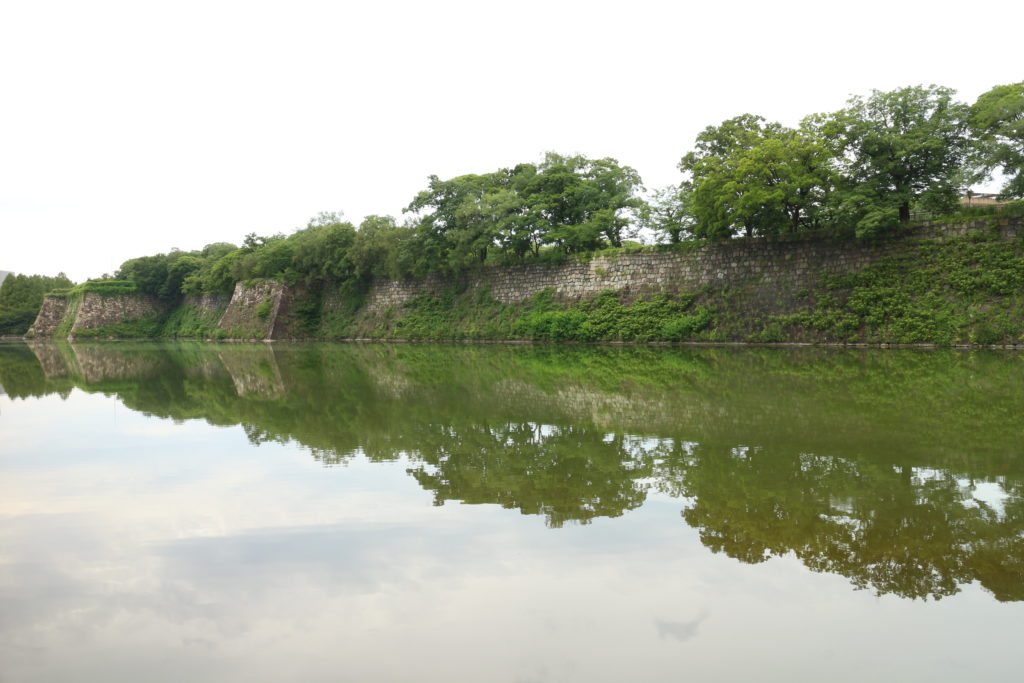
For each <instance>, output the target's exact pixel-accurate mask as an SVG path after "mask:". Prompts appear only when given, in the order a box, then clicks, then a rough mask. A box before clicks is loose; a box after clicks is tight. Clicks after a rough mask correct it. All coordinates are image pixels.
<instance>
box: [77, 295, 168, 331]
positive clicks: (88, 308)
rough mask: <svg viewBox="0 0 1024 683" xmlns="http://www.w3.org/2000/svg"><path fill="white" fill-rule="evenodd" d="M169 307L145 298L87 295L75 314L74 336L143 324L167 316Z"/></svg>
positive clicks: (83, 296)
mask: <svg viewBox="0 0 1024 683" xmlns="http://www.w3.org/2000/svg"><path fill="white" fill-rule="evenodd" d="M164 311H165V306H164V305H163V304H161V303H160V302H159V301H158V300H157V299H155V298H154V297H151V296H147V295H145V294H127V295H124V294H122V295H114V296H109V295H103V294H97V293H96V292H86V293H85V294H83V295H82V300H81V302H80V303H79V304H78V310H77V311H76V312H75V322H74V324H73V325H72V326H71V336H72V337H74V336H75V334H76V333H78V332H81V331H83V330H95V329H99V328H102V327H107V326H109V325H117V324H118V323H125V322H131V321H134V320H142V319H144V318H148V317H152V316H158V315H161V314H163V313H164Z"/></svg>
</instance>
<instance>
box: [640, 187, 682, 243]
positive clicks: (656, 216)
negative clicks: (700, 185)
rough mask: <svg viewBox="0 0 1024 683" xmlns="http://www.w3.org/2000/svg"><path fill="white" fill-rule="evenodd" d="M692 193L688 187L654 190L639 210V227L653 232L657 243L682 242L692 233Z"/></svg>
mask: <svg viewBox="0 0 1024 683" xmlns="http://www.w3.org/2000/svg"><path fill="white" fill-rule="evenodd" d="M692 192H693V188H692V186H690V185H670V186H668V187H662V188H659V189H657V190H655V191H654V192H653V193H652V194H651V198H650V200H648V201H647V202H645V203H644V205H643V207H641V209H640V225H641V226H643V227H644V228H647V229H648V230H651V231H652V232H654V233H655V235H657V237H658V239H659V241H660V240H662V239H665V240H668V242H669V243H670V244H677V243H679V242H682V241H683V240H684V239H686V238H687V237H689V236H691V235H693V232H694V227H695V220H694V217H693V210H692V208H691V203H692V201H693V199H692Z"/></svg>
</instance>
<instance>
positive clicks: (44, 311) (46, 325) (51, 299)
mask: <svg viewBox="0 0 1024 683" xmlns="http://www.w3.org/2000/svg"><path fill="white" fill-rule="evenodd" d="M67 309H68V300H67V298H65V297H57V296H47V297H43V305H42V307H41V308H40V309H39V315H37V316H36V321H35V322H34V323H32V327H30V328H28V332H27V333H26V336H28V337H52V336H53V333H54V332H56V331H57V326H58V325H60V323H61V321H63V320H64V315H65V313H66V312H67Z"/></svg>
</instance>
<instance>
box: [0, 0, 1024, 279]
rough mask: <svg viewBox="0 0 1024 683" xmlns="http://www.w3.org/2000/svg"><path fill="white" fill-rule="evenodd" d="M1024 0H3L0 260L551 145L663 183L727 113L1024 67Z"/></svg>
mask: <svg viewBox="0 0 1024 683" xmlns="http://www.w3.org/2000/svg"><path fill="white" fill-rule="evenodd" d="M1022 26H1024V2H1020V1H1019V0H1017V1H1005V2H1004V1H993V2H987V3H955V4H954V3H943V2H937V1H934V0H933V1H932V2H899V1H898V0H888V1H886V2H873V1H868V2H865V1H861V2H857V3H851V2H822V1H821V0H818V1H816V2H752V3H747V2H736V1H734V2H729V3H710V2H709V3H701V4H700V5H699V6H697V5H691V4H690V3H685V2H640V1H637V0H633V1H631V2H626V1H624V0H619V1H617V2H608V3H604V2H596V1H594V0H590V1H589V2H558V1H557V0H548V1H547V2H527V1H522V0H520V1H517V2H502V3H487V2H483V1H481V0H476V1H475V2H449V1H445V0H431V1H429V2H424V1H421V2H409V3H406V2H384V1H377V2H358V3H356V2H330V3H328V2H322V3H318V2H309V3H305V2H295V1H290V2H280V3H264V2H252V1H249V2H237V3H236V2H212V1H210V0H207V1H205V2H195V3H192V2H183V1H181V0H177V1H175V2H159V3H158V2H140V1H135V2H125V3H108V2H81V1H78V2H68V3H57V2H45V1H41V0H33V1H31V2H17V1H14V0H0V97H2V100H0V269H6V270H13V271H16V272H24V273H43V274H56V273H57V272H58V271H64V272H66V273H67V274H68V275H69V276H71V277H72V279H74V280H76V281H80V280H83V279H86V278H88V277H96V276H99V275H101V274H103V273H105V272H113V271H114V270H115V269H116V268H117V267H118V265H120V264H121V263H122V262H123V261H124V260H125V259H128V258H131V257H135V256H142V255H147V254H155V253H160V252H166V251H168V250H170V249H171V248H174V247H177V248H180V249H183V250H190V249H198V248H201V247H202V246H203V245H205V244H207V243H210V242H216V241H227V242H233V243H236V244H237V243H239V242H241V240H242V238H243V237H244V235H245V234H246V233H249V232H256V233H258V234H262V235H268V234H273V233H277V232H285V233H288V232H291V231H292V230H294V229H295V228H296V227H299V226H302V225H304V224H305V223H306V221H307V220H308V219H309V218H310V217H311V216H314V215H315V214H317V213H319V212H320V211H344V213H345V215H346V217H347V218H348V219H349V220H352V221H354V222H356V223H358V221H359V220H360V219H361V218H362V217H363V216H364V215H367V214H374V213H377V214H392V215H396V216H400V215H401V210H402V208H403V207H404V206H405V205H407V204H408V203H409V201H410V200H411V199H412V197H413V196H414V194H415V193H416V192H418V191H419V190H421V189H423V188H424V187H425V186H426V182H427V176H428V175H430V174H437V175H439V176H441V177H442V178H445V177H451V176H455V175H460V174H464V173H484V172H489V171H493V170H496V169H498V168H500V167H503V166H509V165H514V164H516V163H519V162H523V161H537V160H539V159H540V157H541V155H542V154H543V152H544V151H545V150H555V151H559V152H562V153H567V154H568V153H575V152H579V153H582V154H585V155H587V156H591V157H605V156H611V157H614V158H616V159H618V160H619V161H620V162H621V163H623V164H627V165H630V166H632V167H634V168H636V169H637V170H638V171H639V172H640V175H641V176H642V177H643V179H644V181H645V184H646V185H647V187H648V188H654V187H658V186H662V185H667V184H669V183H675V182H678V180H679V172H678V171H677V170H676V163H677V162H678V160H679V157H680V156H682V155H683V154H684V153H685V152H686V151H688V150H689V149H690V146H691V144H692V142H693V139H694V137H695V136H696V134H697V133H698V132H699V131H700V130H701V129H702V128H703V127H705V126H707V125H709V124H715V123H719V122H720V121H722V120H723V119H726V118H729V117H731V116H735V115H737V114H741V113H744V112H751V113H757V114H761V115H762V116H765V117H766V118H768V119H771V120H778V121H781V122H783V123H786V124H790V125H792V124H796V123H797V122H798V121H799V120H800V119H801V118H802V117H803V116H804V115H806V114H809V113H812V112H817V111H833V110H835V109H838V108H840V107H841V106H842V105H843V104H844V102H845V100H846V99H847V97H848V96H849V95H850V94H867V93H868V92H869V91H870V90H871V89H872V88H878V89H881V90H888V89H892V88H896V87H901V86H904V85H918V84H925V85H927V84H931V83H936V84H940V85H946V86H950V87H952V88H956V89H957V90H958V91H959V96H960V98H961V99H963V100H964V101H967V102H973V100H974V99H975V98H976V97H977V96H978V95H979V94H980V93H982V92H984V91H985V90H987V89H989V88H990V87H992V86H993V85H997V84H1002V83H1011V82H1016V81H1020V80H1022V79H1024V56H1022V53H1021V35H1022Z"/></svg>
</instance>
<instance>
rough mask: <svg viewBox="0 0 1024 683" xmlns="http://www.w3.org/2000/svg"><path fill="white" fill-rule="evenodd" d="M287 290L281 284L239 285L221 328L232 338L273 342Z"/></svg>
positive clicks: (223, 318) (266, 282)
mask: <svg viewBox="0 0 1024 683" xmlns="http://www.w3.org/2000/svg"><path fill="white" fill-rule="evenodd" d="M284 291H285V287H284V285H282V284H281V283H279V282H270V281H265V282H259V283H256V284H252V285H247V284H245V283H242V282H239V283H237V284H236V285H235V291H234V293H233V294H232V295H231V303H229V304H228V307H227V309H226V310H225V311H224V315H223V316H222V317H221V319H220V322H219V323H218V324H217V327H218V329H220V330H221V331H223V332H224V333H225V334H226V335H227V336H228V337H229V338H236V339H272V338H273V336H272V335H273V331H274V326H275V324H276V323H277V316H278V311H279V310H280V308H281V298H282V295H283V294H284ZM268 302H269V303H268ZM263 312H266V315H263Z"/></svg>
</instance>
